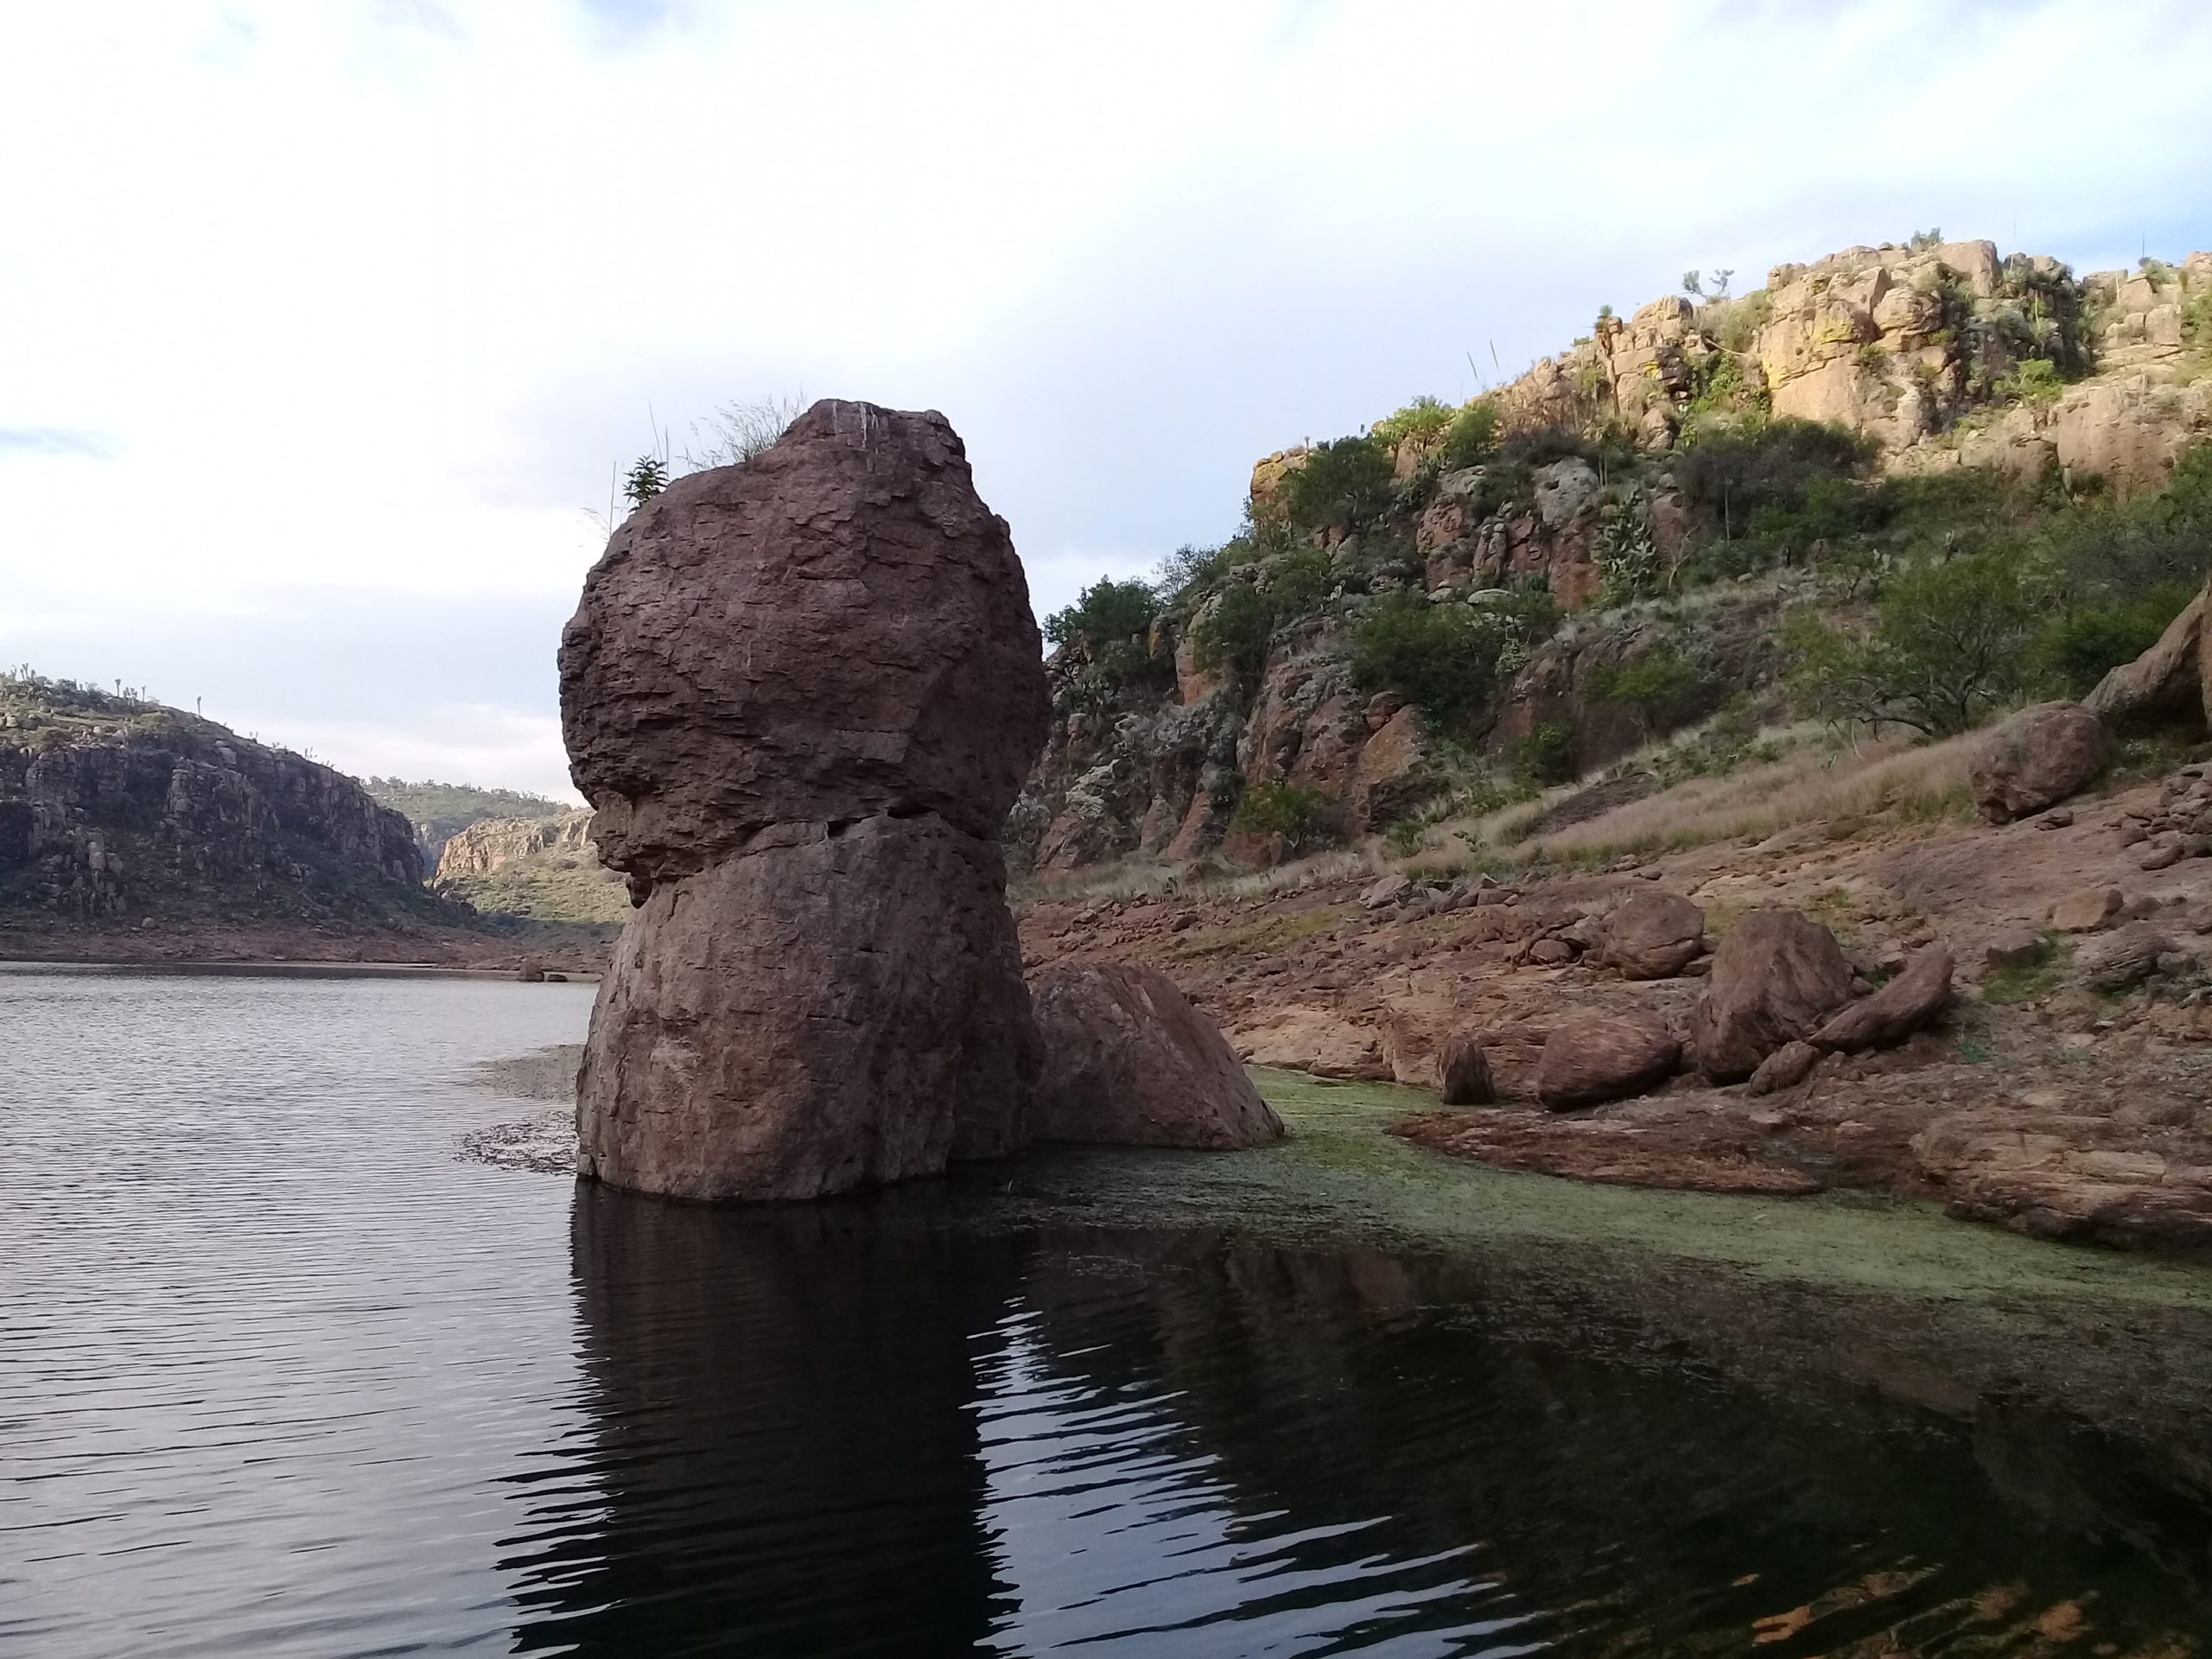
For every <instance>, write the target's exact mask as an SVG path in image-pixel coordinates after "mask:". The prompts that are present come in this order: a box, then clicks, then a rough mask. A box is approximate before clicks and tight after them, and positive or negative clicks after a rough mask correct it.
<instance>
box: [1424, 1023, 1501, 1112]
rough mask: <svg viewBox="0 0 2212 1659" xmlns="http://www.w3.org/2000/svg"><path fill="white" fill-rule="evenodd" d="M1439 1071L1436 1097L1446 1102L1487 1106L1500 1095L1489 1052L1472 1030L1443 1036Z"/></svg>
mask: <svg viewBox="0 0 2212 1659" xmlns="http://www.w3.org/2000/svg"><path fill="white" fill-rule="evenodd" d="M1436 1071H1437V1084H1438V1089H1437V1097H1438V1098H1439V1099H1440V1100H1441V1101H1442V1102H1443V1103H1445V1104H1446V1106H1488V1105H1491V1104H1493V1103H1495V1102H1496V1101H1497V1082H1496V1081H1495V1080H1494V1079H1493V1078H1492V1077H1491V1069H1490V1055H1489V1054H1488V1053H1487V1052H1484V1048H1483V1045H1482V1040H1481V1039H1479V1038H1478V1037H1476V1036H1474V1035H1473V1034H1472V1033H1468V1032H1464V1031H1462V1032H1454V1033H1452V1035H1451V1036H1449V1037H1447V1038H1446V1039H1444V1046H1443V1048H1442V1049H1441V1050H1440V1052H1439V1053H1438V1055H1437V1065H1436Z"/></svg>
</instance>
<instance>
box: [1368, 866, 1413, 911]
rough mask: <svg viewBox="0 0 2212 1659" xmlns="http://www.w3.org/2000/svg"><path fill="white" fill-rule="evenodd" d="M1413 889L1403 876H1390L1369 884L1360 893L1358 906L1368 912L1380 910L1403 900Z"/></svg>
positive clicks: (1411, 884)
mask: <svg viewBox="0 0 2212 1659" xmlns="http://www.w3.org/2000/svg"><path fill="white" fill-rule="evenodd" d="M1411 887H1413V883H1412V882H1411V881H1408V880H1407V879H1406V878H1405V877H1404V876H1402V875H1399V874H1395V873H1394V874H1389V875H1386V876H1384V877H1383V879H1382V880H1379V881H1374V882H1370V884H1369V885H1368V886H1367V887H1365V888H1364V889H1363V891H1362V892H1361V893H1360V895H1359V902H1360V904H1361V905H1362V906H1364V907H1365V908H1367V909H1369V910H1383V909H1385V908H1387V907H1388V906H1391V905H1395V904H1396V903H1397V902H1398V900H1399V899H1402V898H1404V897H1405V896H1406V893H1408V890H1409V889H1410V888H1411Z"/></svg>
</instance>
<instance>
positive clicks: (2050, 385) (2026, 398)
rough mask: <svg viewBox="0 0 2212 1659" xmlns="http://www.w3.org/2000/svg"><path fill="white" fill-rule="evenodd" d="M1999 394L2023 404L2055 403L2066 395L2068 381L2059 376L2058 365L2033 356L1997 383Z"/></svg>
mask: <svg viewBox="0 0 2212 1659" xmlns="http://www.w3.org/2000/svg"><path fill="white" fill-rule="evenodd" d="M1997 390H1998V392H1999V395H2001V396H2003V397H2010V398H2012V399H2013V400H2014V401H2016V402H2018V403H2023V404H2055V403H2056V402H2057V401H2058V400H2059V398H2060V397H2063V396H2064V395H2065V391H2066V383H2065V382H2064V381H2063V380H2062V379H2060V378H2058V365H2056V363H2053V362H2051V361H2050V360H2049V359H2045V358H2040V357H2031V358H2030V359H2028V360H2027V361H2026V362H2024V363H2023V364H2021V365H2019V367H2018V368H2017V369H2015V370H2013V371H2012V373H2011V374H2010V375H2008V376H2006V377H2005V378H2004V379H2002V380H2000V381H1999V382H1998V383H1997Z"/></svg>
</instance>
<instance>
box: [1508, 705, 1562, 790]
mask: <svg viewBox="0 0 2212 1659" xmlns="http://www.w3.org/2000/svg"><path fill="white" fill-rule="evenodd" d="M1505 769H1506V771H1507V772H1510V773H1511V774H1512V777H1513V779H1514V781H1515V782H1516V783H1520V784H1525V785H1530V786H1532V787H1536V788H1541V787H1543V786H1545V785H1550V784H1563V783H1565V782H1567V780H1568V779H1570V778H1572V777H1573V776H1574V728H1573V727H1572V726H1569V725H1568V724H1567V722H1566V721H1563V720H1548V721H1544V722H1543V723H1542V724H1541V725H1540V726H1537V727H1535V728H1533V729H1532V730H1530V731H1529V733H1528V734H1526V735H1525V736H1522V737H1516V738H1515V739H1514V740H1513V741H1511V742H1510V743H1508V744H1507V745H1506V746H1505Z"/></svg>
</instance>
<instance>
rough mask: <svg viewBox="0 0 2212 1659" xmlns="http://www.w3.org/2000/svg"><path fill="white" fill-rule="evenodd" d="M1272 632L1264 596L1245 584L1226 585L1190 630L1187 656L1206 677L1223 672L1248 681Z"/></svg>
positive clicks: (1270, 610) (1272, 622) (1272, 619)
mask: <svg viewBox="0 0 2212 1659" xmlns="http://www.w3.org/2000/svg"><path fill="white" fill-rule="evenodd" d="M1274 630H1275V613H1274V606H1272V605H1270V604H1269V603H1268V600H1267V596H1266V595H1265V594H1262V593H1260V592H1259V591H1258V590H1257V589H1255V588H1254V587H1253V586H1252V585H1251V583H1249V582H1229V583H1227V584H1226V585H1224V587H1223V588H1222V589H1221V591H1220V592H1219V593H1217V594H1215V595H1214V598H1213V601H1212V603H1211V604H1210V605H1209V606H1208V607H1206V608H1205V611H1203V612H1201V613H1199V616H1198V621H1197V623H1196V624H1195V625H1194V626H1192V629H1191V656H1192V660H1193V661H1194V662H1196V663H1197V664H1198V666H1199V667H1200V668H1201V669H1204V670H1205V671H1206V672H1208V673H1212V672H1213V671H1216V670H1217V669H1225V670H1227V671H1229V672H1230V673H1232V674H1235V675H1237V676H1238V677H1241V678H1245V679H1249V678H1251V677H1253V676H1254V675H1255V674H1257V673H1258V672H1259V671H1260V669H1261V666H1262V664H1264V663H1265V662H1266V661H1267V659H1268V639H1269V637H1270V636H1271V635H1273V634H1274Z"/></svg>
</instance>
